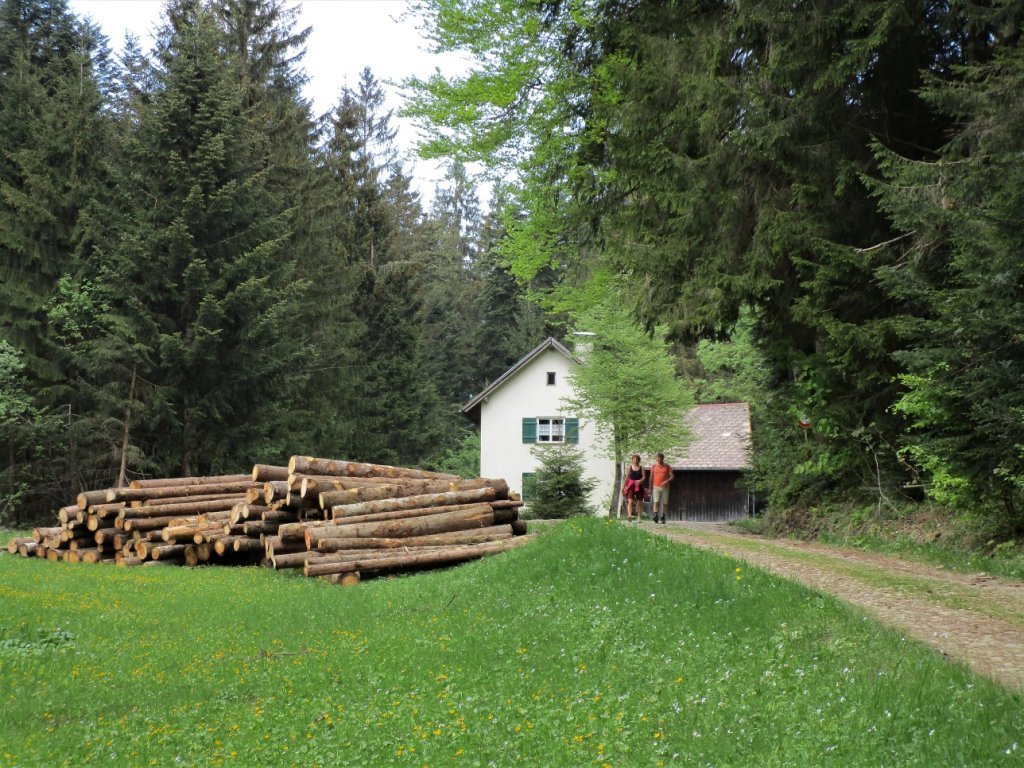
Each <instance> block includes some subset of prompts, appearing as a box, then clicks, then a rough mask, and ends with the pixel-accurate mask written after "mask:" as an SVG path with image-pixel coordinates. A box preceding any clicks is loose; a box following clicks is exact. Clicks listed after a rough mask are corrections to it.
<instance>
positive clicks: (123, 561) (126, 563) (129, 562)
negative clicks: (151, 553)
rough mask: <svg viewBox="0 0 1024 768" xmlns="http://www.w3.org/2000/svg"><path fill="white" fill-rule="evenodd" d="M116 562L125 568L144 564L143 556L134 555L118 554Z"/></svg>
mask: <svg viewBox="0 0 1024 768" xmlns="http://www.w3.org/2000/svg"><path fill="white" fill-rule="evenodd" d="M115 562H116V563H117V564H118V565H120V566H121V567H123V568H130V567H132V566H134V565H142V558H141V557H135V556H134V555H128V556H125V555H118V556H116V557H115Z"/></svg>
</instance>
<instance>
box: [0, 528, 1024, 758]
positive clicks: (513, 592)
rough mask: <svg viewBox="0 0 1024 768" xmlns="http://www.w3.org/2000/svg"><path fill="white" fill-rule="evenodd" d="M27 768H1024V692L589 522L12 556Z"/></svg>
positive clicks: (0, 669)
mask: <svg viewBox="0 0 1024 768" xmlns="http://www.w3.org/2000/svg"><path fill="white" fill-rule="evenodd" d="M0 622H2V623H0V764H2V765H5V766H44V765H45V766H81V765H102V766H118V765H123V766H148V765H153V766H217V765H232V766H292V765H294V766H301V767H302V768H313V767H314V766H323V767H324V768H328V767H329V766H392V765H394V766H509V765H528V766H662V765H680V766H750V765H758V766H811V765H835V766H843V767H844V768H848V767H849V766H901V767H902V766H928V767H929V768H931V767H933V766H940V765H941V766H988V765H994V766H1009V765H1021V764H1022V762H1024V744H1022V743H1020V742H1022V741H1024V739H1022V735H1024V701H1022V697H1021V696H1020V695H1014V694H1011V693H1009V692H1007V691H1005V690H1003V689H1002V688H1000V687H998V686H996V685H994V684H992V683H989V682H988V681H987V680H985V679H982V678H979V677H976V676H974V675H973V674H972V673H970V672H969V671H968V670H966V669H964V668H963V667H960V666H957V665H953V664H950V663H948V662H947V661H944V660H943V659H942V658H941V657H940V656H939V655H938V654H936V653H934V652H932V651H931V650H929V649H927V648H925V647H924V646H922V645H919V644H917V643H915V642H913V641H909V640H906V639H904V638H903V637H902V636H901V635H900V634H898V633H897V632H894V631H889V630H887V629H883V628H881V627H880V626H879V625H878V624H876V623H875V622H873V621H871V620H870V619H868V618H866V617H865V616H864V615H863V614H861V613H860V612H858V611H856V610H854V609H852V608H848V607H846V606H844V605H842V604H840V603H838V602H837V601H835V600H833V599H831V598H829V597H827V596H823V595H821V594H818V593H815V592H812V591H810V590H808V589H805V588H803V587H800V586H797V585H794V584H790V583H788V582H785V581H782V580H780V579H778V578H776V577H773V576H771V575H769V574H766V573H764V572H762V571H758V570H755V569H750V568H748V567H747V566H745V565H742V564H740V563H738V562H737V561H735V560H731V559H728V558H723V557H720V556H717V555H714V554H711V553H708V552H704V551H699V550H694V549H691V548H688V547H684V546H682V545H679V544H674V543H672V542H669V541H667V540H665V539H663V538H661V537H657V536H650V535H648V534H646V533H644V532H643V531H638V530H634V529H631V528H628V527H626V526H624V525H621V524H619V523H616V522H612V521H606V520H595V519H573V520H570V521H568V522H566V523H563V524H560V525H558V526H552V527H551V528H550V529H546V530H545V531H544V532H543V534H542V536H541V537H540V538H539V539H538V540H537V541H536V542H534V543H533V544H531V545H529V546H527V547H524V548H521V549H519V550H516V551H513V552H509V553H506V554H503V555H500V556H496V557H492V558H488V559H486V560H483V561H480V562H476V563H473V564H469V565H465V566H461V567H458V568H454V569H449V570H444V571H433V572H429V573H421V574H417V575H411V576H404V577H400V578H395V579H380V580H375V581H367V582H364V583H362V584H360V585H358V586H357V587H351V588H343V587H335V586H332V585H330V584H327V583H326V582H323V581H320V580H315V579H305V578H301V577H297V576H296V575H294V574H287V573H284V574H283V573H275V572H272V571H269V570H264V569H259V568H215V567H207V568H198V569H183V568H116V567H113V566H105V565H67V564H63V563H51V562H48V561H44V560H39V559H36V558H27V559H26V558H19V557H8V556H4V557H0Z"/></svg>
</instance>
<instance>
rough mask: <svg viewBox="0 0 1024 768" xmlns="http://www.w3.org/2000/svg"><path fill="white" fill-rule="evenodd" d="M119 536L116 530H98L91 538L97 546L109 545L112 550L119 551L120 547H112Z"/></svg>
mask: <svg viewBox="0 0 1024 768" xmlns="http://www.w3.org/2000/svg"><path fill="white" fill-rule="evenodd" d="M119 534H120V532H119V531H118V530H117V528H100V529H99V530H98V531H96V533H95V534H94V535H93V538H95V539H96V543H97V544H109V545H110V546H111V547H113V548H114V549H120V547H116V546H114V540H115V539H116V538H117V536H118V535H119Z"/></svg>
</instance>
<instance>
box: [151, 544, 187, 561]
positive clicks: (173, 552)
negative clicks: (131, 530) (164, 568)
mask: <svg viewBox="0 0 1024 768" xmlns="http://www.w3.org/2000/svg"><path fill="white" fill-rule="evenodd" d="M189 548H192V549H195V547H193V546H192V545H191V544H187V545H186V544H164V545H162V546H156V547H152V548H147V550H146V551H147V553H148V555H149V557H150V558H152V559H153V560H159V559H160V558H161V557H166V558H175V557H182V558H183V557H184V556H185V550H186V549H189Z"/></svg>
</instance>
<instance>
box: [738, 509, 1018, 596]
mask: <svg viewBox="0 0 1024 768" xmlns="http://www.w3.org/2000/svg"><path fill="white" fill-rule="evenodd" d="M992 525H993V524H992V520H991V519H990V518H986V517H982V516H979V515H975V514H970V513H956V512H953V511H950V510H944V509H942V508H932V507H929V506H927V505H924V506H921V505H918V506H907V507H902V508H895V509H891V510H890V509H886V510H884V511H883V513H881V514H880V513H878V511H877V508H876V507H873V506H867V507H865V506H857V505H843V506H835V505H833V506H824V507H821V508H816V509H812V510H804V511H802V512H801V511H789V512H787V513H784V514H781V515H769V516H768V517H767V518H747V519H745V520H742V521H740V526H741V527H743V528H745V529H746V530H747V531H749V532H751V533H766V534H768V535H771V536H791V537H797V538H803V539H816V540H818V541H820V542H821V543H822V544H828V545H830V546H837V547H850V548H853V549H861V550H864V551H869V552H880V553H883V554H889V555H894V556H896V557H905V558H910V559H913V560H920V561H921V562H926V563H930V564H932V565H938V566H942V567H943V568H948V569H950V570H955V571H960V572H964V573H979V572H980V573H990V574H992V575H994V576H1004V577H1006V578H1011V579H1024V541H1016V542H1015V541H1012V540H1009V541H1007V540H1004V539H1001V538H1000V537H999V536H998V535H996V534H995V533H994V532H992V531H991V530H990V529H991V528H992Z"/></svg>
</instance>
